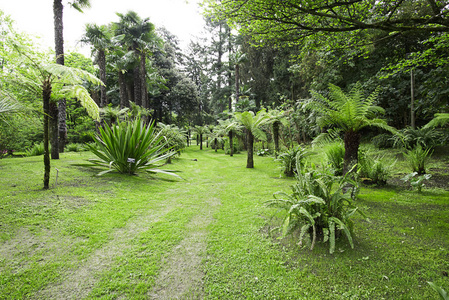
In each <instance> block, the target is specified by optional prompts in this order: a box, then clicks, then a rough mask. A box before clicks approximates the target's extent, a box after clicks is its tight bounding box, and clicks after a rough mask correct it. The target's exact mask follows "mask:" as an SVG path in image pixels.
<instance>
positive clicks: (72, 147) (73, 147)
mask: <svg viewBox="0 0 449 300" xmlns="http://www.w3.org/2000/svg"><path fill="white" fill-rule="evenodd" d="M65 150H66V151H67V152H81V151H86V150H87V149H86V147H85V146H84V145H83V144H79V143H71V144H67V145H66V146H65Z"/></svg>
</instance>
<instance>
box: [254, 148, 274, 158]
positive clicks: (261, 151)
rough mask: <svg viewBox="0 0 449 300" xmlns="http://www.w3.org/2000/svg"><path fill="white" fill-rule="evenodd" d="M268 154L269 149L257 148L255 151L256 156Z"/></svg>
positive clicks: (269, 152)
mask: <svg viewBox="0 0 449 300" xmlns="http://www.w3.org/2000/svg"><path fill="white" fill-rule="evenodd" d="M270 154H271V151H270V149H259V150H257V152H256V155H257V156H266V155H270Z"/></svg>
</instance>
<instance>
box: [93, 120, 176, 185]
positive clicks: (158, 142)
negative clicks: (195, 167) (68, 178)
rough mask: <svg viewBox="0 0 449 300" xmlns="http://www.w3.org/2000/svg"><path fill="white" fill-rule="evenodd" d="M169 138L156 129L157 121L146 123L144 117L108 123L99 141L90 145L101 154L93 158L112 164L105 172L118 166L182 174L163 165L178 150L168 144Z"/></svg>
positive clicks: (125, 170) (123, 169) (124, 170)
mask: <svg viewBox="0 0 449 300" xmlns="http://www.w3.org/2000/svg"><path fill="white" fill-rule="evenodd" d="M165 143H166V139H165V138H164V136H163V135H161V134H158V133H157V132H156V130H155V126H154V122H151V123H150V124H149V125H146V124H145V122H143V121H142V120H141V119H136V120H134V121H131V122H128V123H126V122H121V123H119V124H117V125H112V126H111V127H110V126H108V125H107V124H105V126H104V128H100V133H99V134H98V135H97V136H96V137H95V144H96V145H92V144H86V147H87V148H88V149H89V150H90V151H91V152H92V153H93V154H95V155H96V156H97V157H98V158H95V159H91V160H90V162H91V163H93V164H95V165H99V166H102V167H106V168H108V169H107V170H105V171H102V172H100V173H98V175H103V174H105V173H108V172H111V171H113V170H117V171H118V172H120V173H123V174H135V173H136V172H137V171H139V170H145V171H147V172H150V173H164V174H168V175H172V176H176V177H179V176H178V175H176V174H174V173H173V171H168V170H162V169H160V168H159V167H160V166H161V165H162V164H163V162H165V161H166V160H167V158H169V157H170V156H172V155H174V154H175V152H173V151H170V150H171V149H170V148H166V147H165Z"/></svg>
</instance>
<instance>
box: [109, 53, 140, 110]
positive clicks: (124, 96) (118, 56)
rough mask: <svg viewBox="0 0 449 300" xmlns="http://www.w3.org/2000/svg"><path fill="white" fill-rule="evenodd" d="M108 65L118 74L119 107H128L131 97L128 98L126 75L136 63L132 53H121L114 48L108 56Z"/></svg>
mask: <svg viewBox="0 0 449 300" xmlns="http://www.w3.org/2000/svg"><path fill="white" fill-rule="evenodd" d="M108 58H109V59H108V65H109V67H111V68H112V69H113V70H114V71H115V72H117V74H118V84H119V94H120V107H121V108H125V107H130V101H132V99H131V98H132V97H131V96H129V92H130V91H129V90H128V86H127V83H126V82H127V75H128V74H129V70H131V69H132V68H133V65H135V63H136V61H135V59H134V52H133V51H123V50H122V49H119V48H114V49H113V51H112V52H111V53H110V54H109V56H108Z"/></svg>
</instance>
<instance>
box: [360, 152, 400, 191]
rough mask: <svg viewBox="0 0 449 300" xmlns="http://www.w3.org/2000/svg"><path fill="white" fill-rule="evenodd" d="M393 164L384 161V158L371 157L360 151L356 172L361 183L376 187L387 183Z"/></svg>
mask: <svg viewBox="0 0 449 300" xmlns="http://www.w3.org/2000/svg"><path fill="white" fill-rule="evenodd" d="M394 165H395V162H391V161H385V158H384V157H375V158H373V157H371V156H370V155H369V153H367V152H366V151H364V150H362V149H360V150H359V160H358V165H357V172H358V174H359V176H360V177H361V178H362V179H363V181H365V182H367V181H369V182H370V183H373V184H378V185H384V184H386V183H387V179H388V177H390V176H391V171H392V168H393V166H394Z"/></svg>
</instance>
